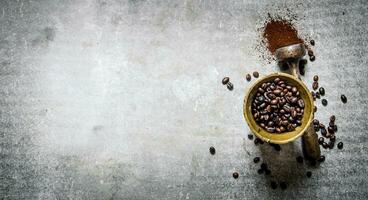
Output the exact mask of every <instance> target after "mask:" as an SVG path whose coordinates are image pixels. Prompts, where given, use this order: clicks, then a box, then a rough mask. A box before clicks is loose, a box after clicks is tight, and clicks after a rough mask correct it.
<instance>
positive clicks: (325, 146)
mask: <svg viewBox="0 0 368 200" xmlns="http://www.w3.org/2000/svg"><path fill="white" fill-rule="evenodd" d="M322 147H323V148H324V149H327V148H329V147H330V146H329V145H328V144H327V142H323V143H322Z"/></svg>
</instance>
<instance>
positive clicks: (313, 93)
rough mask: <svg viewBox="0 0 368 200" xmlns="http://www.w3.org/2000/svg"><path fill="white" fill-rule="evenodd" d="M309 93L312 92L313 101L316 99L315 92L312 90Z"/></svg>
mask: <svg viewBox="0 0 368 200" xmlns="http://www.w3.org/2000/svg"><path fill="white" fill-rule="evenodd" d="M311 94H312V98H313V101H315V100H316V99H317V97H316V93H315V92H314V91H312V92H311Z"/></svg>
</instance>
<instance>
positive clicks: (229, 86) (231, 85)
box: [226, 82, 234, 91]
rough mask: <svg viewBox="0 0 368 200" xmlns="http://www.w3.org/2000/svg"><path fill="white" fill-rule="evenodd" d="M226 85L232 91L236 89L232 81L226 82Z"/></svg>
mask: <svg viewBox="0 0 368 200" xmlns="http://www.w3.org/2000/svg"><path fill="white" fill-rule="evenodd" d="M226 87H227V89H229V90H230V91H231V90H233V89H234V85H233V84H232V83H231V82H228V83H227V84H226Z"/></svg>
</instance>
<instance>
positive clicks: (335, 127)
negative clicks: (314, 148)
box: [333, 124, 337, 133]
mask: <svg viewBox="0 0 368 200" xmlns="http://www.w3.org/2000/svg"><path fill="white" fill-rule="evenodd" d="M333 129H334V131H335V133H336V132H337V125H336V124H335V125H334V126H333Z"/></svg>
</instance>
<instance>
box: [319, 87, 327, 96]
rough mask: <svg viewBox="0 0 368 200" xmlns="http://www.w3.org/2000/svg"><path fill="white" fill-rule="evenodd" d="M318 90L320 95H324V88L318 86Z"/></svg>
mask: <svg viewBox="0 0 368 200" xmlns="http://www.w3.org/2000/svg"><path fill="white" fill-rule="evenodd" d="M318 91H319V94H320V95H321V96H324V95H325V88H323V87H320V88H319V89H318Z"/></svg>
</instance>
